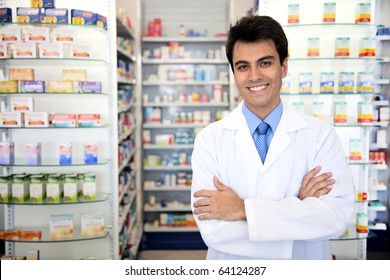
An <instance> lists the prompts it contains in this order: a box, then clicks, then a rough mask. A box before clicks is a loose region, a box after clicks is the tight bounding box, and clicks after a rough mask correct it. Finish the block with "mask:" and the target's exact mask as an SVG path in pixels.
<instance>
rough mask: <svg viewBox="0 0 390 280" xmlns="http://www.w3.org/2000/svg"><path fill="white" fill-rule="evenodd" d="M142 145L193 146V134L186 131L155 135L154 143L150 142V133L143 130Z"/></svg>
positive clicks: (147, 130)
mask: <svg viewBox="0 0 390 280" xmlns="http://www.w3.org/2000/svg"><path fill="white" fill-rule="evenodd" d="M142 136H143V143H144V145H148V144H152V143H153V144H155V145H173V144H177V145H181V144H194V133H190V132H187V131H176V132H175V134H173V133H169V134H167V133H156V134H155V135H154V141H152V131H151V130H149V129H144V130H143V132H142Z"/></svg>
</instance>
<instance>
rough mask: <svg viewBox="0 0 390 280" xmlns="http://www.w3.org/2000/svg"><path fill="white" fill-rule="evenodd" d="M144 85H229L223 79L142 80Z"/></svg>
mask: <svg viewBox="0 0 390 280" xmlns="http://www.w3.org/2000/svg"><path fill="white" fill-rule="evenodd" d="M142 85H144V86H214V85H225V86H227V85H229V82H225V81H143V82H142Z"/></svg>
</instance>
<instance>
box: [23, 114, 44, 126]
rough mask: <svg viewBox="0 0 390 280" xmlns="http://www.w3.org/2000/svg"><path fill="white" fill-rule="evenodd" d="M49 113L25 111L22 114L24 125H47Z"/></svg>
mask: <svg viewBox="0 0 390 280" xmlns="http://www.w3.org/2000/svg"><path fill="white" fill-rule="evenodd" d="M49 125H50V114H49V113H47V112H26V113H25V114H24V126H25V127H49Z"/></svg>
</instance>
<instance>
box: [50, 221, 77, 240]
mask: <svg viewBox="0 0 390 280" xmlns="http://www.w3.org/2000/svg"><path fill="white" fill-rule="evenodd" d="M73 231H74V229H73V215H52V216H50V239H54V240H55V239H70V238H72V237H73Z"/></svg>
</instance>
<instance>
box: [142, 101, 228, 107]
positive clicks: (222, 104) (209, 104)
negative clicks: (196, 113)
mask: <svg viewBox="0 0 390 280" xmlns="http://www.w3.org/2000/svg"><path fill="white" fill-rule="evenodd" d="M142 106H143V107H202V108H204V107H217V108H218V107H228V106H229V103H227V102H218V103H217V102H197V103H173V102H172V103H155V102H147V103H144V104H143V105H142Z"/></svg>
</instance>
